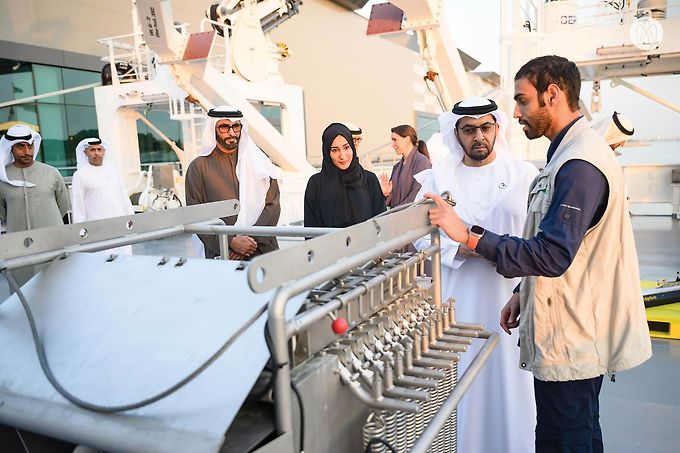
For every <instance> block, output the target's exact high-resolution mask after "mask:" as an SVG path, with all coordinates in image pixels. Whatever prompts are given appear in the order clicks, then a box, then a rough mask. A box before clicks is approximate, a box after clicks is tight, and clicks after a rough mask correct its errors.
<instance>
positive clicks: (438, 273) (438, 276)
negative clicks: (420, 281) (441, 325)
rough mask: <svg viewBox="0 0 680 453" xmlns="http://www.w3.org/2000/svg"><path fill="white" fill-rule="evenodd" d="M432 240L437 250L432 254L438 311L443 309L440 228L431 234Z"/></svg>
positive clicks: (435, 305)
mask: <svg viewBox="0 0 680 453" xmlns="http://www.w3.org/2000/svg"><path fill="white" fill-rule="evenodd" d="M430 240H431V243H432V245H433V246H435V247H436V248H437V251H436V252H435V253H434V254H433V255H432V284H433V288H432V291H433V292H434V307H435V309H436V311H437V312H440V311H441V309H442V263H441V259H440V258H441V250H440V249H441V235H440V234H439V229H435V230H434V231H433V232H432V233H431V234H430Z"/></svg>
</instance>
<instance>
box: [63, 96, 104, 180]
mask: <svg viewBox="0 0 680 453" xmlns="http://www.w3.org/2000/svg"><path fill="white" fill-rule="evenodd" d="M66 119H67V123H68V125H67V128H68V129H67V131H68V142H67V150H68V151H67V153H66V163H65V165H66V166H69V167H75V165H76V151H75V150H76V145H78V143H79V142H80V141H81V140H82V139H84V138H88V137H99V129H98V126H97V111H96V109H95V108H94V107H87V106H80V105H67V106H66Z"/></svg>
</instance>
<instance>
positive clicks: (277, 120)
mask: <svg viewBox="0 0 680 453" xmlns="http://www.w3.org/2000/svg"><path fill="white" fill-rule="evenodd" d="M251 104H252V105H253V107H255V108H256V109H257V111H258V112H260V113H261V114H262V116H264V117H265V118H267V121H269V122H270V123H271V125H272V126H274V127H275V128H276V130H277V131H279V132H281V130H282V129H281V110H282V107H281V106H280V105H278V104H265V103H264V102H251Z"/></svg>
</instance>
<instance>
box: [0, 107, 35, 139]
mask: <svg viewBox="0 0 680 453" xmlns="http://www.w3.org/2000/svg"><path fill="white" fill-rule="evenodd" d="M17 123H22V124H25V125H27V126H28V127H31V128H33V129H35V130H37V131H38V132H40V128H39V127H38V113H37V111H36V105H35V103H31V104H18V105H12V106H10V107H5V108H2V109H0V133H2V134H4V133H5V132H7V129H9V128H10V127H12V126H14V125H15V124H17Z"/></svg>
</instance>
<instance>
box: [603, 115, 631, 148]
mask: <svg viewBox="0 0 680 453" xmlns="http://www.w3.org/2000/svg"><path fill="white" fill-rule="evenodd" d="M593 129H594V130H595V132H597V133H598V134H600V136H601V137H602V138H604V141H605V142H607V145H613V144H615V143H621V142H625V141H626V140H628V139H629V138H630V137H631V135H633V134H634V133H635V128H633V122H632V121H631V120H629V119H628V118H627V117H625V116H623V115H621V114H620V113H619V112H614V113H613V114H612V116H607V117H605V118H604V119H602V120H600V121H598V122H597V123H595V124H593Z"/></svg>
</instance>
